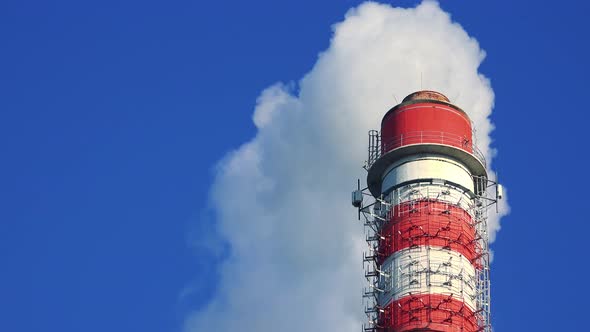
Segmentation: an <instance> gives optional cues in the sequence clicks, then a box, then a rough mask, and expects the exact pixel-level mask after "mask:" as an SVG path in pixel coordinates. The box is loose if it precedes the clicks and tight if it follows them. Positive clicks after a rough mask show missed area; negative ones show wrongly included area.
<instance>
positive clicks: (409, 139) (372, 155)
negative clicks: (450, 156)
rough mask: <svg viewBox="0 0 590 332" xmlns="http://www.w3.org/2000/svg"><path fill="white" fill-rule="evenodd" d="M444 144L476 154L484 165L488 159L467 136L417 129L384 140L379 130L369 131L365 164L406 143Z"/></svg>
mask: <svg viewBox="0 0 590 332" xmlns="http://www.w3.org/2000/svg"><path fill="white" fill-rule="evenodd" d="M425 143H431V144H442V145H448V146H453V147H457V148H459V149H461V150H464V151H466V152H469V153H471V154H472V155H474V156H475V157H476V158H477V159H478V160H479V161H480V162H481V163H482V164H483V166H484V167H487V166H486V160H485V157H484V155H483V153H482V152H481V151H480V150H479V149H478V148H477V146H475V144H473V141H472V140H470V139H468V138H467V137H465V136H460V135H457V134H452V133H447V132H443V131H416V132H409V133H404V134H400V135H398V136H396V137H393V138H390V139H387V140H386V141H384V140H383V139H382V137H381V134H380V133H379V132H378V131H377V130H370V131H369V148H368V158H367V163H366V165H365V168H366V169H369V168H370V167H371V166H373V164H374V163H375V162H376V161H377V159H379V158H380V157H381V156H382V155H383V154H385V153H387V152H389V151H391V150H394V149H397V148H399V147H402V146H405V145H413V144H425Z"/></svg>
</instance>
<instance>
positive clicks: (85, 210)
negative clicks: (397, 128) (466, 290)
mask: <svg viewBox="0 0 590 332" xmlns="http://www.w3.org/2000/svg"><path fill="white" fill-rule="evenodd" d="M359 3H360V2H358V1H302V0H299V1H276V0H274V1H259V0H254V1H223V2H222V1H218V2H204V1H203V2H199V1H176V2H171V1H168V2H152V1H125V2H122V1H108V0H105V1H100V2H93V3H90V2H84V1H69V2H68V1H53V2H44V1H39V2H36V1H26V0H22V1H5V2H3V3H2V4H1V5H0V42H1V44H0V47H1V52H0V59H1V60H2V61H1V62H0V153H1V155H2V163H1V164H0V171H1V172H0V174H1V175H0V263H1V269H0V331H11V332H21V331H23V332H24V331H27V332H28V331H30V332H37V331H59V332H80V331H84V332H94V331H97V332H98V331H145V332H151V331H154V332H155V331H180V330H181V327H182V324H183V320H184V319H185V317H186V315H187V313H188V312H190V311H192V310H195V309H198V308H200V307H202V306H203V305H204V304H205V303H207V302H208V300H209V299H210V297H211V296H212V294H213V293H214V292H215V287H216V285H217V280H218V277H219V276H218V273H217V272H216V271H217V267H218V264H219V261H220V260H221V259H223V257H224V254H223V253H221V254H220V255H212V254H211V253H208V252H204V251H202V250H198V246H196V247H195V246H194V245H191V243H190V242H191V233H193V232H199V231H201V230H202V229H203V227H202V223H205V222H207V221H208V220H209V217H208V216H207V212H206V209H207V202H208V194H209V188H210V185H211V183H212V181H213V167H214V165H215V164H216V162H218V161H219V160H220V159H221V158H222V157H223V156H224V155H225V154H226V152H227V151H229V150H231V149H233V148H236V147H238V146H239V145H240V144H242V143H243V142H245V141H247V140H248V139H250V138H251V137H252V136H253V135H254V134H255V126H254V124H253V123H252V120H251V117H252V111H253V108H254V106H255V102H256V98H257V96H258V95H259V93H260V91H261V90H262V89H264V88H265V87H267V86H269V85H271V84H273V83H274V82H277V81H286V82H289V81H291V80H296V79H298V78H300V77H301V76H302V75H303V74H305V73H306V72H307V71H309V70H310V69H311V66H312V65H313V64H314V63H315V61H316V59H317V54H318V52H320V51H322V50H324V49H325V48H326V47H327V46H328V44H329V40H330V36H331V29H330V26H331V24H333V23H335V22H338V21H340V20H342V18H343V15H344V13H345V12H346V11H347V9H349V8H350V7H353V6H355V5H358V4H359ZM390 3H392V4H395V5H400V6H411V5H414V4H415V3H417V2H416V1H391V2H390ZM441 7H442V8H443V9H444V10H446V11H448V12H450V13H451V15H452V18H453V20H455V21H457V22H459V23H460V24H461V25H462V26H463V28H464V29H465V30H466V31H467V32H468V33H469V34H470V35H471V36H473V37H475V38H477V40H478V41H479V43H480V45H481V47H482V48H483V49H485V50H486V52H487V58H486V60H485V61H484V62H483V65H482V66H481V68H480V70H481V72H482V73H484V74H485V75H486V76H487V77H489V78H490V79H491V82H492V86H493V89H494V92H495V95H496V99H495V109H494V113H493V115H492V120H493V122H494V123H495V124H496V126H497V128H496V130H495V131H494V133H493V134H492V135H493V138H494V140H495V142H494V144H493V146H494V147H496V148H498V149H499V154H498V157H497V159H496V160H495V161H494V165H495V166H494V167H495V169H496V170H498V172H499V176H500V180H501V182H503V183H504V184H505V185H506V186H507V187H508V188H509V196H510V205H511V208H512V211H511V214H510V215H509V216H507V217H506V218H504V220H503V223H502V230H501V231H500V233H499V234H498V238H497V240H496V242H495V243H494V245H493V249H494V252H495V260H494V263H493V265H492V287H493V293H492V299H493V309H492V310H493V323H494V327H495V330H496V331H500V332H508V331H567V330H570V329H572V330H573V329H576V330H584V329H586V324H587V323H586V322H585V321H586V319H585V316H586V315H587V314H586V311H587V310H586V308H587V307H588V305H587V303H586V300H587V299H588V298H589V295H590V294H589V293H588V287H587V285H586V276H587V271H586V270H587V269H586V267H585V266H584V265H583V263H585V262H586V261H587V260H588V253H589V251H588V248H587V247H586V246H585V245H583V244H584V243H586V242H587V241H588V237H587V234H590V223H589V222H590V218H588V216H587V215H586V214H585V213H584V211H586V208H587V206H586V204H587V203H586V202H585V201H584V200H583V197H584V196H583V195H584V194H585V193H586V192H587V189H586V188H587V187H588V185H589V183H588V182H589V178H588V176H586V175H585V171H586V168H587V161H586V158H585V155H586V154H587V152H588V147H587V144H588V129H587V124H588V120H589V119H590V116H589V115H588V109H587V107H586V106H584V105H585V103H586V99H587V95H588V83H587V77H588V76H589V74H590V71H589V69H590V66H589V64H588V59H590V46H589V44H588V38H587V34H588V31H590V25H589V23H588V22H589V21H588V18H587V13H588V10H589V9H590V5H589V4H587V2H585V1H562V2H559V3H554V4H551V5H549V4H547V5H542V4H540V3H539V2H537V1H493V2H492V1H486V2H484V1H452V2H451V1H442V2H441ZM384 111H385V110H384ZM362 139H364V137H363V138H362ZM361 162H362V161H359V166H360V163H361ZM360 174H362V173H361V169H360V167H359V175H360ZM350 217H351V221H352V220H354V218H355V216H354V213H353V212H352V213H351V216H350ZM196 248H197V249H196ZM581 263H582V264H581ZM355 292H356V291H355ZM359 301H360V299H359Z"/></svg>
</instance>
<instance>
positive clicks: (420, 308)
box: [353, 91, 502, 332]
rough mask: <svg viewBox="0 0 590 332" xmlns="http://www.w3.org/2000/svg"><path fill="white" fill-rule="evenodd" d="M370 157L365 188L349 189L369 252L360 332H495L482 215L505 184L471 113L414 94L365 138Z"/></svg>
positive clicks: (430, 95)
mask: <svg viewBox="0 0 590 332" xmlns="http://www.w3.org/2000/svg"><path fill="white" fill-rule="evenodd" d="M368 153H369V154H368V159H367V162H366V165H365V169H366V170H367V172H368V175H367V188H364V189H361V188H358V190H356V191H354V192H353V205H354V206H356V207H358V208H359V212H360V213H359V215H363V217H364V222H365V228H366V232H367V234H366V239H367V243H368V246H369V250H368V252H366V253H365V254H364V255H363V259H364V266H365V277H366V279H367V281H368V283H369V284H368V287H367V288H366V289H365V292H364V295H363V296H364V298H365V300H366V306H365V313H366V314H367V317H368V324H367V325H366V326H364V331H366V332H374V331H383V332H392V331H464V332H475V331H487V332H491V330H492V329H491V323H490V280H489V257H490V255H489V243H488V232H487V209H489V208H490V207H491V206H493V205H494V204H496V203H497V200H498V199H499V198H501V195H502V188H501V187H500V186H499V185H498V184H497V183H495V182H493V181H491V180H490V179H488V174H487V171H486V161H485V159H484V156H483V154H481V153H480V152H479V150H478V149H477V147H476V146H475V145H474V144H473V126H472V123H471V120H470V119H469V117H468V116H467V114H466V113H465V112H464V111H463V110H461V109H460V108H459V107H457V106H455V105H453V104H451V103H450V101H449V99H448V98H447V97H446V96H444V95H443V94H441V93H438V92H436V91H418V92H415V93H412V94H410V95H408V96H407V97H406V98H404V100H403V101H402V103H401V104H399V105H397V106H395V107H393V108H392V109H390V110H389V111H388V112H387V113H386V114H385V116H384V117H383V120H382V121H381V130H380V132H379V131H376V130H372V131H370V132H369V149H368ZM365 197H369V201H368V202H364V199H363V198H365Z"/></svg>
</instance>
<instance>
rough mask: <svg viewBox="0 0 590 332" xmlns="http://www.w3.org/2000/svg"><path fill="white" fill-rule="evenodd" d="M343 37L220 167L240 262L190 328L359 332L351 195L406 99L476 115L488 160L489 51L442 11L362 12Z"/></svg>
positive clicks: (429, 6) (221, 211)
mask: <svg viewBox="0 0 590 332" xmlns="http://www.w3.org/2000/svg"><path fill="white" fill-rule="evenodd" d="M333 29H334V35H333V38H332V40H331V43H330V46H329V48H328V49H327V50H326V51H325V52H323V53H321V54H320V56H319V58H318V60H317V63H316V64H315V65H314V67H313V69H312V70H311V71H310V72H309V73H307V74H306V75H305V76H304V77H303V78H302V79H301V80H299V82H298V84H292V85H285V84H281V83H278V84H275V85H273V86H271V87H269V88H267V89H266V90H264V91H263V92H262V93H261V95H260V97H259V98H258V103H257V106H256V109H255V111H254V116H253V120H254V123H255V124H256V127H257V128H258V132H257V134H256V137H254V138H253V139H252V140H250V141H249V142H247V143H245V144H244V145H243V146H241V147H240V148H239V149H237V150H235V151H233V152H231V153H229V154H228V155H227V157H226V158H225V159H224V160H223V161H222V162H221V163H220V164H219V166H218V171H217V177H216V180H215V183H214V185H213V188H212V193H211V198H212V202H213V205H214V209H215V212H216V215H217V225H218V227H219V232H220V233H221V235H222V236H223V237H224V238H225V240H226V241H228V243H229V244H230V246H231V250H230V252H231V253H230V254H229V257H228V258H227V259H226V261H225V262H224V263H223V264H222V266H221V280H220V281H219V289H218V291H217V292H216V295H215V296H214V297H213V299H212V301H211V302H210V303H209V304H208V305H207V306H206V307H205V308H203V309H202V310H199V311H198V312H195V313H193V314H191V315H190V316H189V317H188V319H187V321H186V326H185V330H186V331H187V332H197V331H245V332H248V331H257V332H264V331H284V332H289V331H297V332H300V331H358V330H359V328H360V324H361V323H362V322H363V321H364V314H363V312H362V306H361V290H362V287H363V284H364V282H363V278H362V264H361V253H362V250H363V248H364V247H365V244H364V238H363V230H362V226H361V223H360V222H358V221H357V220H356V210H355V209H354V208H353V207H352V206H351V205H350V191H351V190H352V189H353V188H354V187H355V186H356V178H357V177H361V178H362V177H364V176H365V173H364V171H363V170H362V169H361V166H362V163H363V161H364V160H365V159H366V149H367V131H368V130H369V129H375V128H377V127H378V126H379V124H380V120H381V117H382V116H383V114H384V113H385V112H386V111H387V110H388V109H389V108H390V107H392V106H393V105H395V104H397V102H399V101H401V98H403V97H404V96H405V95H407V94H409V93H411V92H413V91H416V90H420V89H421V88H424V89H431V90H437V91H440V92H442V93H444V94H445V95H447V96H448V97H449V98H450V99H451V101H452V102H454V103H456V104H457V105H458V106H460V107H462V108H463V109H464V110H465V111H467V112H468V113H469V115H470V117H471V119H472V120H473V122H474V124H475V126H476V128H477V143H478V145H479V147H480V149H481V150H482V151H483V152H484V154H485V155H486V156H487V160H488V165H490V162H491V159H492V157H493V155H494V154H495V152H494V151H493V149H491V148H490V143H491V138H490V132H491V131H492V129H493V125H492V124H491V122H490V120H489V115H490V113H491V112H492V107H493V102H494V94H493V91H492V89H491V87H490V82H489V80H488V79H487V78H485V77H484V76H483V75H481V74H480V73H478V66H479V65H480V63H481V61H482V60H483V59H484V56H485V53H484V52H483V51H482V50H481V49H480V47H479V45H478V43H477V41H476V40H475V39H474V38H472V37H470V36H469V35H468V34H467V33H466V32H465V31H464V30H463V28H462V27H461V26H460V25H459V24H457V23H454V22H452V21H451V18H450V16H449V14H448V13H446V12H444V11H443V10H441V9H440V8H439V6H438V4H437V3H436V2H431V1H426V2H423V3H422V4H420V5H419V6H417V7H416V8H411V9H402V8H393V7H391V6H389V5H383V4H377V3H372V2H368V3H364V4H362V5H360V6H358V7H357V8H354V9H351V10H350V11H349V12H348V13H347V14H346V17H345V19H344V21H342V22H340V23H338V24H336V25H334V27H333ZM396 99H397V102H396ZM503 208H504V210H503V213H504V212H505V211H507V207H503ZM500 215H501V214H500ZM498 221H499V217H494V218H493V219H492V220H491V222H490V230H491V236H492V238H494V237H495V232H496V231H497V230H498V229H499V222H498Z"/></svg>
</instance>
